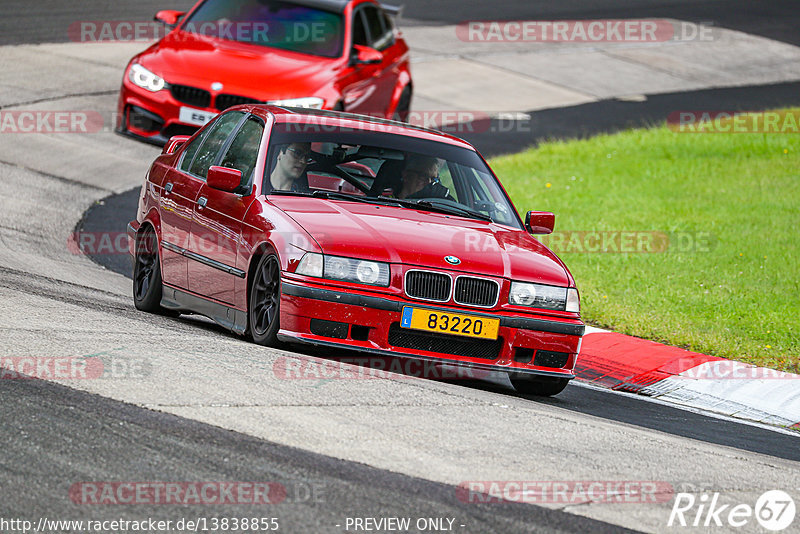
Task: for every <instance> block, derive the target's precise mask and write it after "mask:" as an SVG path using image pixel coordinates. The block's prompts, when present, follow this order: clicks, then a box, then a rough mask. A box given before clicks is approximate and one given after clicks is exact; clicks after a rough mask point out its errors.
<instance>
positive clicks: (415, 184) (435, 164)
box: [397, 154, 442, 198]
mask: <svg viewBox="0 0 800 534" xmlns="http://www.w3.org/2000/svg"><path fill="white" fill-rule="evenodd" d="M441 167H442V161H441V160H440V159H438V158H434V157H431V156H423V155H421V154H411V155H410V156H408V159H406V164H405V167H404V168H403V172H402V173H401V178H402V182H401V184H400V191H398V192H397V198H409V197H412V196H413V195H415V194H416V193H419V192H420V191H422V190H423V189H425V188H426V187H429V186H433V185H435V184H438V182H439V169H441ZM430 196H436V195H430Z"/></svg>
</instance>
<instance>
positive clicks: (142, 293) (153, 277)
mask: <svg viewBox="0 0 800 534" xmlns="http://www.w3.org/2000/svg"><path fill="white" fill-rule="evenodd" d="M162 290H163V286H162V282H161V260H160V259H159V257H158V240H157V239H156V233H155V232H154V231H153V229H152V228H149V227H148V228H147V229H145V230H144V231H142V232H140V233H138V234H137V235H136V254H135V256H134V262H133V304H134V306H136V309H137V310H141V311H144V312H149V313H161V312H162V308H161V293H162Z"/></svg>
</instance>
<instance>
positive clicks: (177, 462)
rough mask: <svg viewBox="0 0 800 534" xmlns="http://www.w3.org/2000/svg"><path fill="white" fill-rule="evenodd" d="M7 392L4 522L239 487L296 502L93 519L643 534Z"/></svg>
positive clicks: (131, 413)
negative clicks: (98, 502)
mask: <svg viewBox="0 0 800 534" xmlns="http://www.w3.org/2000/svg"><path fill="white" fill-rule="evenodd" d="M4 382H8V383H7V384H4V385H3V387H2V388H0V419H2V420H3V432H2V433H1V434H0V446H2V450H3V457H2V460H0V467H2V471H3V479H4V484H3V485H4V487H5V488H9V487H15V488H16V489H17V491H14V492H7V491H4V492H3V494H4V498H3V499H2V500H0V517H20V516H23V517H37V516H38V517H50V518H61V519H70V518H79V517H81V516H80V515H78V513H77V511H78V510H79V509H80V507H79V506H78V505H76V504H75V503H73V502H72V501H71V500H70V499H69V498H67V495H68V492H69V488H70V487H71V486H72V485H73V484H75V483H76V482H78V481H110V480H130V481H155V480H173V481H186V480H192V481H195V480H200V481H218V480H228V481H240V482H248V481H251V482H252V481H269V482H273V483H277V484H280V485H281V486H282V487H283V488H284V491H285V500H284V501H283V502H280V503H275V504H267V505H259V506H257V507H255V506H253V505H238V506H236V505H233V506H232V505H225V506H213V505H182V506H165V505H137V506H134V507H130V506H128V507H122V508H124V509H121V507H118V506H93V507H91V508H92V510H91V514H92V517H91V518H92V520H93V521H94V520H99V521H103V520H115V519H120V518H122V519H131V520H141V519H143V518H146V517H150V518H153V519H161V520H172V521H177V520H178V519H179V518H181V517H185V518H190V519H194V518H198V517H205V518H210V517H253V515H254V514H257V515H258V516H259V517H277V518H279V521H280V523H279V524H280V526H281V529H280V530H281V531H285V532H342V530H343V527H344V525H345V524H346V523H345V521H346V518H347V517H413V518H429V517H430V518H441V517H448V518H455V521H454V525H455V527H454V530H456V531H461V532H476V533H498V534H500V533H505V532H510V533H511V532H552V533H561V532H563V533H567V532H575V533H584V532H598V533H606V532H608V533H611V532H633V531H630V530H627V529H621V528H620V527H617V526H612V525H608V524H606V523H602V522H600V521H595V520H592V519H587V518H583V517H579V516H575V515H573V514H568V513H565V512H562V511H558V510H550V509H547V508H541V507H533V506H528V505H522V504H514V503H487V504H476V503H469V502H463V501H462V500H460V499H459V498H458V496H457V494H456V492H455V490H454V488H453V487H452V486H447V485H445V484H437V483H434V482H428V481H425V480H421V479H417V478H412V477H408V476H404V475H398V474H395V473H391V472H388V471H383V470H380V469H374V468H371V467H367V466H365V465H363V464H358V463H353V462H345V461H342V460H336V459H333V458H330V457H326V456H322V455H319V454H313V453H310V452H306V451H302V450H299V449H295V448H291V447H285V446H280V445H275V444H271V443H268V442H265V441H262V440H259V439H256V438H252V437H249V436H246V435H243V434H239V433H236V432H231V431H227V430H222V429H220V428H217V427H213V426H209V425H204V424H201V423H197V422H195V421H191V420H188V419H182V418H180V417H175V416H171V415H166V414H162V413H158V412H152V411H149V410H142V409H141V408H138V407H134V406H130V405H127V404H124V403H121V402H116V401H113V400H109V399H106V398H104V397H99V396H96V395H91V394H88V393H84V392H79V391H76V390H73V389H69V388H67V387H64V386H60V385H57V384H52V383H48V382H42V381H38V380H14V381H9V380H6V381H4ZM33 460H39V461H33ZM44 460H46V461H44ZM54 466H58V468H57V469H54ZM55 473H57V475H56V474H55ZM276 500H277V499H276ZM254 508H256V510H255V511H254ZM337 525H341V527H337ZM460 525H464V526H463V527H460Z"/></svg>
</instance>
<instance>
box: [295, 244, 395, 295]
mask: <svg viewBox="0 0 800 534" xmlns="http://www.w3.org/2000/svg"><path fill="white" fill-rule="evenodd" d="M295 272H296V273H297V274H303V275H306V276H316V277H318V278H328V279H330V280H342V281H345V282H354V283H356V284H367V285H371V286H383V287H388V286H389V279H390V276H389V264H388V263H380V262H377V261H369V260H358V259H355V258H343V257H341V256H324V255H322V254H317V253H314V252H308V253H306V254H305V255H304V256H303V258H302V259H301V260H300V264H299V265H298V266H297V270H296V271H295Z"/></svg>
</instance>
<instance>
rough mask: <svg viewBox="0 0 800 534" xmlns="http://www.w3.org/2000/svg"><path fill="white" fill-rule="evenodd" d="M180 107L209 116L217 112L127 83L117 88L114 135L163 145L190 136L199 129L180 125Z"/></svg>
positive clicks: (187, 124)
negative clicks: (205, 113) (173, 139)
mask: <svg viewBox="0 0 800 534" xmlns="http://www.w3.org/2000/svg"><path fill="white" fill-rule="evenodd" d="M181 107H189V108H193V109H198V110H199V111H203V112H209V113H219V111H218V110H216V109H212V108H207V107H197V106H191V105H189V104H184V103H181V102H179V101H178V100H176V99H175V98H174V97H173V96H172V95H171V94H170V91H169V90H168V89H164V90H161V91H158V92H157V93H152V92H149V91H146V90H145V89H141V88H139V87H136V86H135V85H133V84H131V83H130V82H128V81H127V79H126V80H125V81H124V82H123V84H122V87H121V88H120V94H119V102H118V104H117V117H118V118H117V127H116V129H115V131H116V133H118V134H121V135H125V136H128V137H134V138H136V139H139V140H141V141H145V142H147V143H150V144H153V145H157V146H163V145H164V144H166V143H167V141H169V138H170V137H172V136H173V135H192V134H193V133H194V132H196V131H197V130H198V129H199V128H200V126H198V125H196V124H189V123H185V122H181V121H180V119H179V116H180V110H181Z"/></svg>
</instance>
